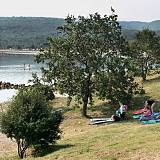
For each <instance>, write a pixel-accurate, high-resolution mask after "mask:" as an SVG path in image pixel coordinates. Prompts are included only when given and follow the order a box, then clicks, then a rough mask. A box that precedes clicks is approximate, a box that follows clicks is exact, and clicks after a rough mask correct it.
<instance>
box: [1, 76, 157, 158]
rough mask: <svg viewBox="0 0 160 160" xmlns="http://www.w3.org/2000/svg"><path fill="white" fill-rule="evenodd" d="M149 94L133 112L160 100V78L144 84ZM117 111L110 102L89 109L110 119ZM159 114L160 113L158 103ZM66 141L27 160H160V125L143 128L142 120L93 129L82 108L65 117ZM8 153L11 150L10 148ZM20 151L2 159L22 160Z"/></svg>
mask: <svg viewBox="0 0 160 160" xmlns="http://www.w3.org/2000/svg"><path fill="white" fill-rule="evenodd" d="M144 88H145V89H146V94H145V95H144V96H143V97H135V98H134V99H133V102H132V104H131V107H130V109H132V110H134V109H136V108H139V107H142V105H143V103H144V101H145V100H146V99H147V98H153V99H156V100H159V99H160V77H159V76H156V77H149V80H148V81H147V82H145V83H144ZM53 105H54V106H55V105H56V106H64V105H65V99H56V100H55V101H54V102H53ZM108 110H111V111H112V112H113V111H114V110H115V109H114V108H111V106H110V105H109V104H108V103H107V102H102V101H96V106H95V107H92V108H90V109H89V111H88V114H89V115H91V116H104V115H105V116H106V115H107V116H110V115H111V114H112V112H108ZM155 110H157V111H159V110H160V102H157V104H156V106H155ZM61 129H62V131H63V133H62V138H61V140H59V141H58V142H57V144H56V145H54V146H50V147H49V148H46V149H44V150H42V151H41V152H40V151H39V152H36V153H35V154H34V156H33V155H32V156H31V154H30V152H29V151H28V154H29V155H28V156H27V158H26V160H32V159H37V160H38V159H43V160H54V159H55V160H56V159H58V160H153V159H154V160H159V159H160V123H157V124H152V125H142V124H141V123H140V122H139V121H138V120H133V119H130V120H128V121H123V122H117V123H112V124H103V125H89V120H88V119H85V118H82V117H81V115H80V113H79V108H76V109H75V110H74V111H73V110H69V109H68V111H67V112H66V113H65V119H64V121H63V123H62V125H61ZM6 149H7V148H6ZM16 149H17V148H15V149H13V150H11V151H10V152H9V153H8V154H3V153H1V152H0V159H8V160H11V159H18V157H17V151H16Z"/></svg>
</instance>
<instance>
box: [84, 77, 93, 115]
mask: <svg viewBox="0 0 160 160" xmlns="http://www.w3.org/2000/svg"><path fill="white" fill-rule="evenodd" d="M90 84H91V83H90V76H89V77H88V78H87V80H86V81H85V84H84V88H83V89H84V96H83V109H82V116H84V117H88V116H87V105H88V100H89V97H90V94H91V93H90V92H91V90H90Z"/></svg>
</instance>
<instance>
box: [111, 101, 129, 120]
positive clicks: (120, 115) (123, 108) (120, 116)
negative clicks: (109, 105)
mask: <svg viewBox="0 0 160 160" xmlns="http://www.w3.org/2000/svg"><path fill="white" fill-rule="evenodd" d="M127 109H128V105H125V104H122V103H120V108H119V109H118V110H117V111H116V114H115V115H112V117H111V118H112V119H113V121H120V120H124V119H126V112H127Z"/></svg>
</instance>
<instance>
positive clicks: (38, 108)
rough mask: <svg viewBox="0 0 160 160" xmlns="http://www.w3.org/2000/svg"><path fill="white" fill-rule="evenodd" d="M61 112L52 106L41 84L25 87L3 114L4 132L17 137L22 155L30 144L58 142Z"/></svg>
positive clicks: (20, 154) (2, 125)
mask: <svg viewBox="0 0 160 160" xmlns="http://www.w3.org/2000/svg"><path fill="white" fill-rule="evenodd" d="M62 120H63V117H62V113H61V112H59V111H56V110H53V108H52V107H51V106H49V104H48V101H47V99H46V97H45V93H43V91H42V90H39V87H37V86H34V87H29V88H24V89H21V90H20V91H19V93H18V94H17V96H15V98H14V99H13V101H12V102H11V104H10V105H9V107H8V109H7V111H6V112H4V113H3V115H2V117H1V132H2V133H4V134H6V135H7V137H10V138H11V139H15V140H16V142H17V145H18V155H19V157H20V158H23V157H24V155H25V151H26V149H27V148H28V147H30V146H37V145H38V146H39V145H40V146H42V145H49V144H51V143H55V141H56V140H57V139H59V138H60V133H61V131H60V129H59V125H60V123H61V122H62Z"/></svg>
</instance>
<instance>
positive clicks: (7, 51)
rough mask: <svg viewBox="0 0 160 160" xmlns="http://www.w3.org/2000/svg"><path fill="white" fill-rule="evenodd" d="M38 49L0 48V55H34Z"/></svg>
mask: <svg viewBox="0 0 160 160" xmlns="http://www.w3.org/2000/svg"><path fill="white" fill-rule="evenodd" d="M38 52H39V51H38V50H28V49H22V50H18V49H0V55H2V54H31V55H36V54H38Z"/></svg>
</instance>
